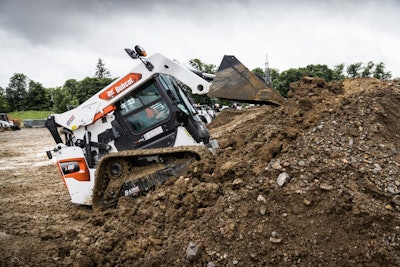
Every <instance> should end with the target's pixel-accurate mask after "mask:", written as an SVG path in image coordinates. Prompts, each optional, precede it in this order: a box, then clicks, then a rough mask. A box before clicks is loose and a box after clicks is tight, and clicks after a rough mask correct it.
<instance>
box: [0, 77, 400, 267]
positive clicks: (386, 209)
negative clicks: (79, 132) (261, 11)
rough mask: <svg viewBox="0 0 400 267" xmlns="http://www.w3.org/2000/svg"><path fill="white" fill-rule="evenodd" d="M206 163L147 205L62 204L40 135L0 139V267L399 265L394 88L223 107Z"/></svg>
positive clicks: (366, 86) (350, 86) (399, 136)
mask: <svg viewBox="0 0 400 267" xmlns="http://www.w3.org/2000/svg"><path fill="white" fill-rule="evenodd" d="M209 129H210V132H211V134H212V136H213V137H214V138H216V139H217V140H218V142H219V145H220V148H219V149H218V150H217V152H216V153H215V154H214V155H210V156H209V157H205V158H203V159H202V160H201V161H198V162H196V163H194V164H193V166H192V167H191V170H190V171H189V172H188V173H187V174H185V175H183V176H181V177H176V178H171V179H170V180H168V181H167V182H166V183H165V184H164V185H162V186H160V187H158V188H156V189H155V190H154V191H152V192H151V193H149V194H147V195H146V196H142V197H140V198H137V199H121V200H120V202H119V204H118V207H117V208H115V209H108V210H105V211H94V210H93V209H92V208H90V207H87V206H79V205H75V204H72V203H70V198H69V195H68V191H67V190H66V188H65V186H64V184H63V181H62V179H61V176H60V173H59V171H58V169H57V167H56V166H55V164H54V163H53V162H52V161H51V160H48V159H47V157H46V153H45V151H46V150H50V149H52V148H53V147H54V145H55V144H54V143H53V140H52V138H51V136H50V134H49V133H48V131H47V130H46V129H44V128H33V129H25V128H24V129H22V130H21V131H3V132H0V266H77V267H86V266H88V267H89V266H208V267H212V266H399V265H400V197H399V192H400V175H399V174H400V155H399V153H400V85H399V83H398V82H394V81H389V82H388V81H386V82H383V81H379V80H376V79H348V80H345V81H342V82H332V83H326V82H325V81H324V80H322V79H314V78H308V77H305V78H303V79H302V80H301V81H299V82H296V83H292V84H291V86H290V91H289V97H288V99H287V100H286V102H285V104H284V105H282V106H279V107H273V106H255V107H251V108H247V109H242V110H224V111H223V112H221V113H219V115H218V116H217V118H216V119H215V120H214V121H213V122H212V123H211V124H210V125H209Z"/></svg>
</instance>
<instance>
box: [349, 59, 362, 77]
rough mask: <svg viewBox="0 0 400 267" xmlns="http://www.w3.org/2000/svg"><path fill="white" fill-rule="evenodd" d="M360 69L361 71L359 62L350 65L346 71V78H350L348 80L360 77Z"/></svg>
mask: <svg viewBox="0 0 400 267" xmlns="http://www.w3.org/2000/svg"><path fill="white" fill-rule="evenodd" d="M361 69H362V63H361V62H357V63H353V64H350V65H349V66H348V67H347V69H346V71H347V75H348V77H350V78H356V77H360V75H361V73H360V71H361Z"/></svg>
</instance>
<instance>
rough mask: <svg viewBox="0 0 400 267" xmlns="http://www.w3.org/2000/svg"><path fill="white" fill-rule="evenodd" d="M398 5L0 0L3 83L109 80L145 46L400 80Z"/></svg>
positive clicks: (319, 0) (180, 54)
mask: <svg viewBox="0 0 400 267" xmlns="http://www.w3.org/2000/svg"><path fill="white" fill-rule="evenodd" d="M399 27H400V0H359V1H358V0H355V1H352V0H347V1H345V0H331V1H328V0H305V1H302V0H274V1H269V0H214V1H212V0H209V1H208V0H197V1H190V0H169V1H164V0H157V1H151V0H147V1H144V0H143V1H138V0H121V1H117V0H114V1H112V0H83V1H82V0H0V86H1V87H3V88H6V87H7V86H8V84H9V81H10V78H11V77H12V75H13V74H14V73H23V74H25V75H27V76H28V78H29V79H31V80H33V81H36V82H39V83H41V84H42V85H43V86H45V87H56V86H62V85H63V84H64V82H65V81H66V80H67V79H77V80H82V79H84V78H85V77H93V76H94V73H95V68H96V63H97V60H98V59H99V58H102V59H103V61H104V63H105V66H106V68H108V69H109V70H110V71H111V74H112V77H117V76H122V75H124V74H125V73H127V72H128V71H129V70H130V69H131V67H132V66H133V64H134V62H133V60H132V59H130V58H129V57H128V56H127V54H126V53H125V51H124V48H127V47H131V48H133V47H134V46H135V45H136V44H139V45H141V46H142V47H143V48H144V49H145V50H146V51H147V53H148V54H150V55H151V54H153V53H162V54H164V55H165V56H167V57H169V58H171V59H177V60H178V61H180V62H182V63H185V62H187V61H188V60H190V59H193V58H199V59H200V60H202V61H203V62H205V63H207V64H215V65H217V66H218V65H219V63H220V61H221V59H222V57H223V55H225V54H228V55H235V56H236V57H237V58H238V59H239V60H240V61H241V62H242V63H244V64H245V65H246V66H247V67H248V68H249V69H253V68H256V67H262V68H264V64H265V59H266V55H267V54H268V59H269V66H270V67H271V68H276V69H278V70H280V71H284V70H287V69H289V68H298V67H305V66H306V65H308V64H327V65H328V67H330V68H333V67H334V66H335V65H338V64H341V63H344V64H346V65H348V64H351V63H355V62H363V63H367V62H368V61H373V62H375V63H378V62H384V63H385V64H386V70H387V71H391V72H392V75H393V78H395V77H400V53H399V49H400V29H399Z"/></svg>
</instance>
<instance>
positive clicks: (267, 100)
mask: <svg viewBox="0 0 400 267" xmlns="http://www.w3.org/2000/svg"><path fill="white" fill-rule="evenodd" d="M208 96H210V97H216V98H221V99H227V100H234V101H238V102H246V103H253V104H270V105H281V104H282V103H283V101H284V98H283V97H282V95H281V94H280V93H279V92H278V91H276V90H275V89H273V88H272V87H270V86H268V85H267V84H266V83H265V82H264V81H263V80H261V79H260V78H259V77H257V76H256V75H255V74H253V73H252V72H251V71H250V70H249V69H248V68H246V67H245V66H244V65H243V64H242V63H241V62H240V61H239V60H238V59H237V58H236V57H235V56H227V55H225V56H224V58H223V59H222V62H221V65H220V67H219V69H218V72H217V73H216V75H215V78H214V80H213V82H212V84H211V86H210V91H209V93H208Z"/></svg>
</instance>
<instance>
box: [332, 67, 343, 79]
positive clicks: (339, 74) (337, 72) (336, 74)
mask: <svg viewBox="0 0 400 267" xmlns="http://www.w3.org/2000/svg"><path fill="white" fill-rule="evenodd" d="M343 71H344V63H342V64H339V65H336V66H335V67H334V68H333V77H332V80H336V81H340V80H343V79H344V78H345V75H344V74H343Z"/></svg>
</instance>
